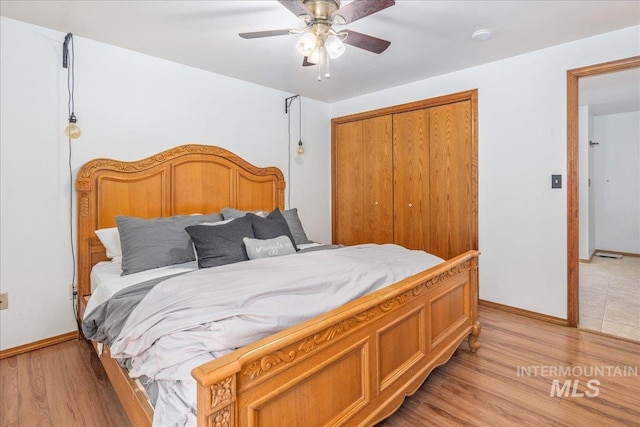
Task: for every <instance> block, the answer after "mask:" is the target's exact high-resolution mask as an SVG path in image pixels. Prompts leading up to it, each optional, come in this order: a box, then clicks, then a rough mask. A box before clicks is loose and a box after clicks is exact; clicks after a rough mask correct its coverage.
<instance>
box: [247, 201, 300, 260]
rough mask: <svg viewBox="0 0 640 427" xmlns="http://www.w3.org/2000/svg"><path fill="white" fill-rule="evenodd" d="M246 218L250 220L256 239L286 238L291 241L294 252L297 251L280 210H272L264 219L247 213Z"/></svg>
mask: <svg viewBox="0 0 640 427" xmlns="http://www.w3.org/2000/svg"><path fill="white" fill-rule="evenodd" d="M247 217H248V218H251V225H252V226H253V234H255V237H256V239H273V238H275V237H279V236H287V237H288V238H289V239H290V240H291V243H292V244H293V248H294V249H295V250H296V251H297V250H298V247H297V246H296V243H295V241H294V240H293V236H292V235H291V230H289V225H288V224H287V221H286V220H285V219H284V217H283V216H282V212H280V209H277V208H276V209H274V210H273V212H271V213H270V214H269V215H268V216H267V217H266V218H261V217H259V216H258V215H254V214H252V213H248V214H247Z"/></svg>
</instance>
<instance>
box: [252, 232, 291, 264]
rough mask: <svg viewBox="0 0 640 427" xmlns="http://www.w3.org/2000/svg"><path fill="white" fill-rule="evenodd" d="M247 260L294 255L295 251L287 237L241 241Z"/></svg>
mask: <svg viewBox="0 0 640 427" xmlns="http://www.w3.org/2000/svg"><path fill="white" fill-rule="evenodd" d="M242 241H243V242H244V245H245V249H246V250H247V256H248V257H249V259H259V258H269V257H274V256H282V255H289V254H295V253H296V250H295V248H294V247H293V243H291V239H289V237H287V236H279V237H276V238H273V239H251V238H249V237H244V238H243V239H242Z"/></svg>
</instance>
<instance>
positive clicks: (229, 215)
mask: <svg viewBox="0 0 640 427" xmlns="http://www.w3.org/2000/svg"><path fill="white" fill-rule="evenodd" d="M248 213H252V214H255V215H258V216H261V217H263V218H265V217H266V216H267V214H268V212H265V211H241V210H239V209H233V208H222V216H223V217H224V219H225V220H227V219H235V218H242V217H243V216H245V215H246V214H248Z"/></svg>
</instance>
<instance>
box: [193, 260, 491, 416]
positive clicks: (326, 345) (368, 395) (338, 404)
mask: <svg viewBox="0 0 640 427" xmlns="http://www.w3.org/2000/svg"><path fill="white" fill-rule="evenodd" d="M477 267H478V252H477V251H469V252H467V253H465V254H463V255H460V256H458V257H456V258H453V259H451V260H449V261H447V262H446V263H444V264H442V265H439V266H436V267H433V268H431V269H429V270H426V271H424V272H422V273H420V274H417V275H415V276H413V277H410V278H408V279H405V280H403V281H402V282H399V283H396V284H394V285H392V286H390V287H387V288H385V289H382V290H380V291H378V292H376V293H373V294H371V295H369V296H366V297H363V298H360V299H358V300H356V301H353V302H351V303H349V304H347V305H345V306H342V307H339V308H338V309H336V310H333V311H331V312H329V313H326V314H324V315H322V316H319V317H316V318H313V319H311V320H309V321H307V322H304V323H301V324H299V325H297V326H295V327H292V328H289V329H286V330H284V331H282V332H280V333H278V334H276V335H273V336H270V337H268V338H266V339H264V340H261V341H259V342H256V343H254V344H252V345H249V346H247V347H243V348H241V349H239V350H237V351H235V352H233V353H230V354H227V355H225V356H223V357H221V358H219V359H217V360H214V361H212V362H210V363H207V364H205V365H202V366H200V367H198V368H196V369H194V370H193V372H192V374H193V376H194V378H195V379H196V381H197V382H198V403H197V405H198V425H199V426H200V427H205V426H207V427H209V426H216V427H217V426H220V427H222V426H230V427H231V426H276V427H281V426H316V425H317V426H320V425H372V424H374V423H375V422H377V421H380V420H381V419H383V418H385V417H387V416H389V415H390V414H391V413H392V412H393V411H394V410H396V409H397V408H398V407H399V406H400V405H401V404H402V401H403V400H404V398H405V396H407V395H410V394H412V393H414V392H415V391H416V390H417V389H418V387H419V386H420V385H421V384H422V382H424V380H425V379H426V378H427V376H428V375H429V373H430V372H431V371H432V370H433V369H434V368H435V367H437V366H439V365H442V364H443V363H445V362H446V361H447V360H449V358H451V356H452V355H453V353H454V351H455V350H456V348H457V347H458V346H459V345H460V343H461V342H462V341H463V340H464V339H465V337H467V336H468V337H469V347H470V349H471V351H472V352H475V351H476V350H477V349H478V347H479V344H478V343H477V337H478V334H479V333H480V324H479V322H478V321H477V299H478V275H477Z"/></svg>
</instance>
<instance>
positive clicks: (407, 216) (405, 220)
mask: <svg viewBox="0 0 640 427" xmlns="http://www.w3.org/2000/svg"><path fill="white" fill-rule="evenodd" d="M393 159H394V161H393V164H394V168H393V182H394V242H395V243H397V244H398V245H401V246H404V247H406V248H409V249H423V250H426V251H427V252H430V248H429V243H430V242H431V237H430V231H429V228H430V215H429V211H430V207H429V203H430V200H429V194H428V191H429V110H428V109H423V110H415V111H409V112H405V113H397V114H394V115H393Z"/></svg>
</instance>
